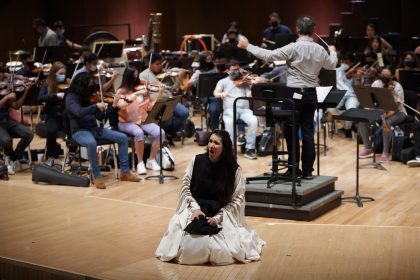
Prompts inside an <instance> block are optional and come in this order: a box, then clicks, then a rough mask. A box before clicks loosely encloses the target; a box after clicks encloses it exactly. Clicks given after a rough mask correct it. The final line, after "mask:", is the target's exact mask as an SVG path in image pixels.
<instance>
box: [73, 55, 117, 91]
mask: <svg viewBox="0 0 420 280" xmlns="http://www.w3.org/2000/svg"><path fill="white" fill-rule="evenodd" d="M83 72H87V73H89V74H90V75H93V76H95V75H97V74H98V57H97V56H96V55H95V54H93V53H90V54H88V55H87V56H85V57H83V67H82V68H80V69H79V70H77V71H76V72H75V73H74V76H77V75H78V74H79V73H83ZM117 76H118V72H117V71H113V72H112V75H111V77H110V79H109V80H108V81H106V78H105V76H104V75H100V79H101V87H102V91H103V92H105V93H106V92H109V91H111V90H112V86H113V84H114V81H115V79H117ZM94 82H95V85H96V90H97V91H98V90H99V86H98V83H99V79H95V81H94Z"/></svg>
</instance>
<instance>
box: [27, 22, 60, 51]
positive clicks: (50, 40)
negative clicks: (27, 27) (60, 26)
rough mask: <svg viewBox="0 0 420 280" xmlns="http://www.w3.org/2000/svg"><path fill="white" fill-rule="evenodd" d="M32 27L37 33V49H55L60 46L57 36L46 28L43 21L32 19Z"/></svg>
mask: <svg viewBox="0 0 420 280" xmlns="http://www.w3.org/2000/svg"><path fill="white" fill-rule="evenodd" d="M32 27H33V28H34V29H35V31H36V32H38V33H39V39H38V47H56V46H59V45H60V42H59V41H58V37H57V34H55V32H54V31H52V30H51V29H50V28H49V27H48V26H47V24H46V23H45V20H44V19H42V18H36V19H34V20H33V22H32Z"/></svg>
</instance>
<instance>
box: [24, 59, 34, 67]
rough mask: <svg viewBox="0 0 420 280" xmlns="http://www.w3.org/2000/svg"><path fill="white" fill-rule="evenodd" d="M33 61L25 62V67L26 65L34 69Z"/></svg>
mask: <svg viewBox="0 0 420 280" xmlns="http://www.w3.org/2000/svg"><path fill="white" fill-rule="evenodd" d="M34 64H35V61H27V62H26V65H28V66H29V67H30V68H32V67H34Z"/></svg>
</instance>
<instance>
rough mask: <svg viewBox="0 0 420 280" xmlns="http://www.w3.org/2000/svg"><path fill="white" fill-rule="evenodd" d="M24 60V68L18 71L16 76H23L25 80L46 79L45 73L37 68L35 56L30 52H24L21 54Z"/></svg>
mask: <svg viewBox="0 0 420 280" xmlns="http://www.w3.org/2000/svg"><path fill="white" fill-rule="evenodd" d="M20 59H21V60H22V68H20V69H19V70H18V71H16V75H20V76H23V77H25V78H38V77H39V79H40V80H43V79H44V73H42V71H41V69H39V68H37V67H35V61H34V56H33V55H32V54H31V53H30V52H22V53H21V54H20Z"/></svg>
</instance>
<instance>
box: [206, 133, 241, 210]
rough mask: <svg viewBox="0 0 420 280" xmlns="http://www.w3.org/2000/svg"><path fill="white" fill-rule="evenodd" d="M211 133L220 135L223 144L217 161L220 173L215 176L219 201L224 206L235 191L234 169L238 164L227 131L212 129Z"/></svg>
mask: <svg viewBox="0 0 420 280" xmlns="http://www.w3.org/2000/svg"><path fill="white" fill-rule="evenodd" d="M213 134H215V135H217V136H218V137H220V139H221V140H222V145H223V151H222V154H221V156H220V159H219V161H218V162H217V165H218V167H219V168H218V170H219V172H220V174H219V176H218V178H216V188H217V193H218V196H219V201H220V202H221V204H222V206H225V205H226V204H228V203H229V202H230V201H231V200H232V195H233V192H234V191H235V177H236V176H235V175H236V169H238V167H239V165H238V162H237V161H236V158H235V157H234V156H233V148H232V141H231V140H230V136H229V133H228V132H227V131H224V130H214V131H213V132H212V134H211V135H213ZM211 135H210V137H211ZM208 153H209V151H208V149H207V152H206V154H207V156H208Z"/></svg>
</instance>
